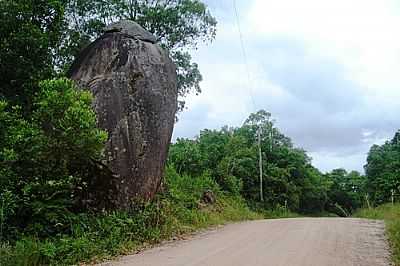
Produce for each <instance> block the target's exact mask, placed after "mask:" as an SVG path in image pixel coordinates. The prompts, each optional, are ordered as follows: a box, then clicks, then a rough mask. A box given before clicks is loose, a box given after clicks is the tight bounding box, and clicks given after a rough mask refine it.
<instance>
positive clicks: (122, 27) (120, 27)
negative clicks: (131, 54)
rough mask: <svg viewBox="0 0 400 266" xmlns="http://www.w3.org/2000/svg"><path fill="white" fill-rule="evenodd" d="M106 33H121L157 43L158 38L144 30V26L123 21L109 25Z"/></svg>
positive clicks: (105, 29)
mask: <svg viewBox="0 0 400 266" xmlns="http://www.w3.org/2000/svg"><path fill="white" fill-rule="evenodd" d="M104 32H106V33H107V32H120V33H123V34H126V35H129V36H131V37H134V38H136V39H139V40H141V41H146V42H151V43H156V42H157V38H156V37H155V36H154V35H153V34H151V33H150V32H148V31H147V30H145V29H143V28H142V26H140V25H139V24H137V23H136V22H134V21H131V20H121V21H119V22H116V23H113V24H110V25H108V26H107V27H105V28H104Z"/></svg>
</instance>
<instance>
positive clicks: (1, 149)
mask: <svg viewBox="0 0 400 266" xmlns="http://www.w3.org/2000/svg"><path fill="white" fill-rule="evenodd" d="M91 101H92V97H91V95H90V93H89V92H87V91H80V90H78V89H77V88H76V86H75V85H74V83H73V82H72V81H70V80H67V79H57V80H48V81H43V82H41V83H40V92H39V93H38V95H37V96H36V98H35V102H34V105H33V106H34V111H33V114H32V116H31V118H30V119H27V118H23V117H22V115H21V111H20V110H21V109H20V108H19V107H18V106H14V107H10V106H9V105H8V104H7V103H6V102H4V101H2V102H0V125H1V126H0V137H1V138H0V173H1V177H0V196H1V198H0V224H1V226H2V227H1V228H2V230H1V236H0V237H1V238H8V239H11V238H15V237H17V236H16V235H17V233H18V231H21V232H22V231H23V232H24V233H25V234H26V233H28V234H29V233H32V234H37V235H38V236H40V237H42V236H50V235H54V234H56V233H58V232H64V231H65V230H68V228H69V224H70V223H71V221H70V216H71V210H72V209H73V208H74V207H75V206H76V202H77V200H78V196H79V193H80V191H83V190H84V187H85V185H86V184H87V180H88V179H90V176H91V172H90V170H91V169H92V168H91V165H92V160H96V159H99V158H100V157H101V153H102V149H103V145H104V142H105V140H106V138H107V135H106V133H105V132H104V131H102V130H99V129H98V128H97V127H96V116H95V113H94V111H93V110H92V108H91ZM5 227H6V228H5Z"/></svg>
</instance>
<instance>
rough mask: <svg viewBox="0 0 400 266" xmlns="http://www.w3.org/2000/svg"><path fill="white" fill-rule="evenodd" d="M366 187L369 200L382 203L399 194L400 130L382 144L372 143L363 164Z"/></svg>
mask: <svg viewBox="0 0 400 266" xmlns="http://www.w3.org/2000/svg"><path fill="white" fill-rule="evenodd" d="M365 173H366V176H367V180H366V189H367V193H368V195H369V197H370V200H371V202H373V203H374V204H382V203H385V202H390V201H391V200H392V193H393V196H394V198H395V199H397V200H398V199H399V195H400V131H398V132H397V133H396V134H395V135H394V137H393V139H391V140H390V141H386V142H385V143H384V144H383V145H380V146H379V145H373V146H372V147H371V149H370V151H369V153H368V157H367V164H366V165H365Z"/></svg>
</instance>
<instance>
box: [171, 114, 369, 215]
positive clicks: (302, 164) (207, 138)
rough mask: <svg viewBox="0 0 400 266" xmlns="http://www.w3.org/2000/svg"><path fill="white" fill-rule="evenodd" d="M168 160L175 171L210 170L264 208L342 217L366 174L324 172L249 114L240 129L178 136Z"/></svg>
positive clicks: (266, 118) (264, 117) (359, 199)
mask: <svg viewBox="0 0 400 266" xmlns="http://www.w3.org/2000/svg"><path fill="white" fill-rule="evenodd" d="M259 128H260V129H261V147H262V155H263V161H262V163H263V169H264V172H263V188H264V189H263V198H264V202H260V200H261V199H260V194H259V191H260V182H259V169H258V142H257V130H259ZM169 163H170V164H171V165H173V166H174V167H175V169H176V170H177V172H178V173H180V174H188V175H192V176H199V175H201V174H203V173H209V174H210V175H211V176H212V177H214V178H215V180H216V181H217V183H218V184H219V186H220V187H221V188H222V189H223V190H225V191H227V192H229V193H236V194H239V195H241V196H243V197H244V198H245V199H246V200H247V201H248V202H249V203H251V204H257V205H258V206H262V207H263V208H277V207H278V208H281V207H285V206H286V207H287V208H288V209H290V210H291V211H295V212H301V213H321V212H325V211H327V212H333V213H336V214H337V215H341V216H347V215H349V214H351V213H352V212H353V211H354V210H355V209H357V208H358V207H360V206H361V205H362V204H363V191H362V190H363V189H364V183H365V177H364V176H363V175H361V174H360V173H358V172H356V171H352V172H350V173H348V172H346V171H345V170H344V169H336V170H333V171H331V172H330V173H326V174H323V173H321V172H320V171H319V170H318V169H317V168H315V167H314V166H313V165H312V163H311V158H310V157H309V156H308V155H307V154H306V152H305V151H304V150H302V149H300V148H296V147H295V146H294V145H293V143H292V141H291V140H290V139H289V138H288V137H287V136H285V135H284V134H282V133H281V132H280V131H279V129H278V128H277V127H276V126H275V125H274V123H273V120H272V119H271V114H270V113H268V112H266V111H264V110H261V111H259V112H257V113H254V114H251V115H250V116H249V118H248V119H247V120H246V121H245V123H244V124H243V125H242V126H241V127H236V128H230V127H224V128H222V129H221V130H207V129H206V130H203V131H201V132H200V134H199V136H198V137H196V138H195V139H194V140H190V139H178V140H177V141H176V143H174V144H173V145H172V146H171V147H170V157H169Z"/></svg>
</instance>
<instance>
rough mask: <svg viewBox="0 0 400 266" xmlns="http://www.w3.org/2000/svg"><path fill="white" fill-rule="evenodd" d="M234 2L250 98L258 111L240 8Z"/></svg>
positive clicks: (234, 0) (233, 0) (233, 1)
mask: <svg viewBox="0 0 400 266" xmlns="http://www.w3.org/2000/svg"><path fill="white" fill-rule="evenodd" d="M232 3H233V10H234V12H235V18H236V25H237V28H238V32H239V39H240V47H241V50H242V55H243V62H244V67H245V70H246V73H247V82H248V84H249V85H248V86H247V88H248V89H249V92H250V98H251V101H252V103H253V107H254V111H257V107H256V102H255V101H254V96H253V90H252V87H251V85H252V82H251V76H250V70H249V64H248V61H247V53H246V48H245V43H244V38H243V34H242V29H241V27H240V19H239V12H238V9H237V6H236V0H232Z"/></svg>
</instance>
